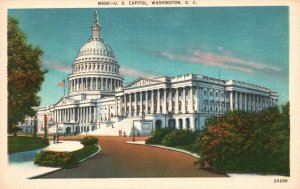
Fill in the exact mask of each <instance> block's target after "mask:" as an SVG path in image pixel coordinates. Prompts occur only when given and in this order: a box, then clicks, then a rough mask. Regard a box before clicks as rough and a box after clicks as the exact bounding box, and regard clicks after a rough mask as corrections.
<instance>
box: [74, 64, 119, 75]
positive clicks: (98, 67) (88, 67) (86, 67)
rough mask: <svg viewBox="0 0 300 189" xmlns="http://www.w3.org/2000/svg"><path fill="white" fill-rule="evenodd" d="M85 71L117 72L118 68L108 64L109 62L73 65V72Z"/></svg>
mask: <svg viewBox="0 0 300 189" xmlns="http://www.w3.org/2000/svg"><path fill="white" fill-rule="evenodd" d="M86 71H106V72H113V73H117V74H119V69H118V67H117V66H114V65H110V64H96V63H93V64H86V63H83V64H75V65H74V66H73V72H74V73H78V72H86Z"/></svg>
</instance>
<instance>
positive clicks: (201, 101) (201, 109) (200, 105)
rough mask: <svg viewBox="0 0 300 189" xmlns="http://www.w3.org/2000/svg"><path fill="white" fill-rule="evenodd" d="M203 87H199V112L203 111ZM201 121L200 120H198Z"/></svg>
mask: <svg viewBox="0 0 300 189" xmlns="http://www.w3.org/2000/svg"><path fill="white" fill-rule="evenodd" d="M203 103H204V97H203V89H202V88H200V87H199V95H198V113H200V112H203ZM198 121H199V120H198Z"/></svg>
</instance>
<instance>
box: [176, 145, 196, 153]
mask: <svg viewBox="0 0 300 189" xmlns="http://www.w3.org/2000/svg"><path fill="white" fill-rule="evenodd" d="M174 148H177V149H181V150H186V151H188V152H191V153H195V149H194V144H187V145H184V146H174Z"/></svg>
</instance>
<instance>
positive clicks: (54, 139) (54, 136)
mask: <svg viewBox="0 0 300 189" xmlns="http://www.w3.org/2000/svg"><path fill="white" fill-rule="evenodd" d="M55 143H56V133H54V134H53V144H55Z"/></svg>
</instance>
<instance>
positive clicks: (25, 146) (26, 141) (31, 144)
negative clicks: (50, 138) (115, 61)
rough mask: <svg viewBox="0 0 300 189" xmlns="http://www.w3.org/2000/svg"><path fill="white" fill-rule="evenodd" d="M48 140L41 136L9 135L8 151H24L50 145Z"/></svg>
mask: <svg viewBox="0 0 300 189" xmlns="http://www.w3.org/2000/svg"><path fill="white" fill-rule="evenodd" d="M48 145H49V144H48V142H47V141H44V140H43V139H42V138H40V137H31V136H9V137H8V153H9V154H12V153H16V152H24V151H30V150H35V149H39V148H43V147H46V146H48Z"/></svg>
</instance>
